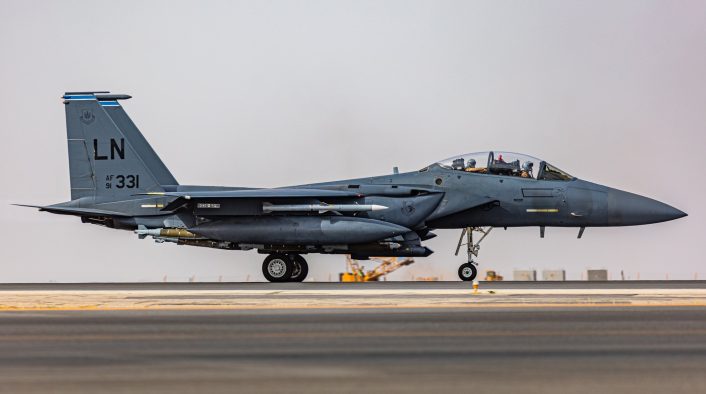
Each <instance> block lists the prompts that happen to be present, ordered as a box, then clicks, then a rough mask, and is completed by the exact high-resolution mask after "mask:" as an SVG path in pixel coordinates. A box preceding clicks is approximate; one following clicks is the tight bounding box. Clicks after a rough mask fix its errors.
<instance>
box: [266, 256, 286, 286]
mask: <svg viewBox="0 0 706 394" xmlns="http://www.w3.org/2000/svg"><path fill="white" fill-rule="evenodd" d="M293 271H294V262H293V261H292V259H290V258H289V256H287V255H286V254H280V253H273V254H271V255H269V256H267V257H266V258H265V261H263V262H262V274H263V275H265V279H267V280H268V281H270V282H287V281H288V280H289V278H290V277H291V276H292V272H293Z"/></svg>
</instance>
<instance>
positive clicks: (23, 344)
mask: <svg viewBox="0 0 706 394" xmlns="http://www.w3.org/2000/svg"><path fill="white" fill-rule="evenodd" d="M0 382H1V384H0V391H1V392H7V393H44V392H56V393H77V392H85V393H95V392H107V393H117V392H150V393H174V392H208V393H216V392H229V393H230V392H268V393H270V392H271V393H280V392H292V393H338V392H341V393H343V392H348V393H354V392H355V393H358V392H380V393H382V392H384V393H428V392H482V393H486V392H493V393H517V392H522V393H597V392H611V393H697V392H703V391H704V389H705V388H706V308H702V307H696V308H668V309H665V308H644V307H643V308H635V307H629V308H626V307H618V308H598V309H578V310H577V309H572V308H570V307H567V308H561V309H551V310H544V309H532V310H525V309H514V308H513V309H506V310H493V309H492V308H490V309H458V308H451V309H413V310H399V309H394V308H393V309H375V310H365V309H363V310H355V311H350V310H346V311H341V310H302V309H300V310H286V311H283V310H258V311H242V310H240V311H234V310H226V311H138V312H134V311H88V312H87V311H76V312H75V311H71V312H68V311H54V312H4V313H0Z"/></svg>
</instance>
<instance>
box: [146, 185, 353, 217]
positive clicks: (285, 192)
mask: <svg viewBox="0 0 706 394" xmlns="http://www.w3.org/2000/svg"><path fill="white" fill-rule="evenodd" d="M145 195H149V196H165V197H176V199H175V200H174V201H172V202H170V203H169V204H167V206H165V207H164V208H163V209H162V211H167V212H169V211H175V210H177V209H179V208H181V207H182V206H184V205H185V204H186V203H187V202H189V201H196V202H198V201H199V200H201V201H206V202H209V203H210V202H212V201H220V202H233V203H236V202H237V201H239V200H249V201H252V200H268V201H270V200H277V199H287V200H298V199H302V200H312V199H337V198H339V199H343V198H359V197H363V194H361V193H359V192H353V191H346V190H324V189H308V188H281V189H240V190H204V191H184V192H156V193H145ZM259 206H260V205H258V207H259Z"/></svg>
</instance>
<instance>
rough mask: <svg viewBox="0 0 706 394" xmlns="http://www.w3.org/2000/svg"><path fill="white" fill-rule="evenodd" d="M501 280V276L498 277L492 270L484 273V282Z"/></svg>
mask: <svg viewBox="0 0 706 394" xmlns="http://www.w3.org/2000/svg"><path fill="white" fill-rule="evenodd" d="M503 279H504V278H503V277H502V275H498V273H497V272H495V271H493V270H488V271H485V280H486V281H488V282H496V281H500V280H503Z"/></svg>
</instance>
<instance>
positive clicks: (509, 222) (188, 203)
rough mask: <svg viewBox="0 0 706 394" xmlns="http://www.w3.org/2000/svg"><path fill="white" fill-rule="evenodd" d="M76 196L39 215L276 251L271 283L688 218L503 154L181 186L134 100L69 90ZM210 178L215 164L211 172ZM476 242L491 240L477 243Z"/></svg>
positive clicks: (472, 273) (470, 262) (464, 273)
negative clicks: (402, 168)
mask: <svg viewBox="0 0 706 394" xmlns="http://www.w3.org/2000/svg"><path fill="white" fill-rule="evenodd" d="M62 98H63V103H64V107H65V109H66V129H67V140H68V151H69V173H70V180H71V200H70V201H66V202H62V203H58V204H54V205H48V206H32V207H35V208H39V210H40V211H46V212H51V213H55V214H63V215H74V216H78V217H80V218H81V221H82V222H83V223H90V224H97V225H101V226H106V227H110V228H114V229H120V230H130V231H134V232H135V233H136V234H137V236H138V237H139V238H146V237H151V238H153V239H154V240H155V241H156V242H159V243H162V242H172V243H176V244H178V245H189V246H201V247H207V248H218V249H227V250H253V249H254V250H257V251H258V252H259V253H262V254H265V255H267V256H266V257H265V259H264V261H263V263H262V273H263V274H264V276H265V278H266V279H267V280H269V281H271V282H300V281H303V280H304V279H305V278H306V276H307V272H308V264H307V262H306V260H305V259H304V257H303V256H304V255H307V254H310V253H326V254H350V255H351V256H352V257H353V258H355V259H367V258H369V257H370V256H399V257H426V256H429V255H430V254H431V253H432V251H431V250H430V249H428V248H427V247H425V246H424V245H423V242H424V241H426V240H428V239H431V238H433V237H435V236H436V235H435V234H434V233H433V231H434V230H435V229H461V230H462V231H461V238H460V240H459V243H458V247H457V248H456V254H458V252H459V250H460V249H461V247H462V246H464V244H465V246H466V248H465V249H466V254H467V260H466V262H464V263H463V264H462V265H461V266H460V267H459V269H458V275H459V277H460V278H461V279H462V280H464V281H471V280H473V279H474V278H475V277H476V274H477V268H476V266H477V262H476V261H475V260H476V259H475V258H476V257H477V256H478V251H479V247H480V245H479V244H480V242H481V241H482V240H483V239H484V238H485V237H486V236H487V235H488V233H489V232H490V231H491V230H492V228H494V227H505V228H507V227H523V226H537V227H539V229H540V236H542V237H543V236H544V232H545V231H544V229H545V227H549V226H555V227H576V228H579V232H578V238H581V236H582V234H583V232H584V229H585V228H586V227H604V226H633V225H641V224H650V223H658V222H664V221H668V220H673V219H677V218H681V217H684V216H686V213H684V212H682V211H680V210H678V209H676V208H673V207H671V206H669V205H667V204H664V203H661V202H659V201H655V200H652V199H649V198H647V197H643V196H639V195H637V194H632V193H628V192H625V191H621V190H617V189H613V188H610V187H606V186H602V185H599V184H595V183H591V182H588V181H585V180H581V179H578V178H576V177H574V176H572V175H569V174H568V173H566V172H565V171H562V170H560V169H559V168H557V167H556V166H554V165H553V164H550V163H548V162H547V161H545V160H542V159H537V158H535V157H531V156H527V155H523V154H518V153H512V152H500V151H486V152H478V153H470V154H464V155H459V156H454V157H451V158H448V159H445V160H441V161H438V162H435V163H433V164H431V165H428V166H425V167H423V168H421V169H420V170H418V171H412V172H405V173H399V172H398V171H397V170H396V169H394V170H393V173H390V174H386V175H379V176H372V177H367V178H359V179H347V180H339V181H333V182H325V183H316V184H307V185H297V186H287V187H281V188H272V189H267V188H247V187H220V186H187V185H180V184H179V183H178V182H177V180H176V179H175V178H174V176H173V175H172V173H171V172H170V171H169V170H168V169H167V167H166V166H165V165H164V163H163V162H162V160H161V159H160V158H159V157H158V156H157V154H156V153H155V151H154V150H153V149H152V147H151V146H150V145H149V144H148V142H147V141H146V140H145V138H144V136H143V135H142V133H140V131H139V130H138V128H137V127H136V126H135V124H134V123H133V122H132V121H131V120H130V118H129V117H128V115H127V113H126V112H125V110H124V109H123V106H122V104H121V101H123V100H127V99H130V98H131V97H130V96H128V95H124V94H110V93H109V92H96V91H91V92H67V93H65V94H64V96H63V97H62ZM204 170H206V168H204ZM474 234H476V235H477V236H479V237H480V238H479V239H477V240H474Z"/></svg>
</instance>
